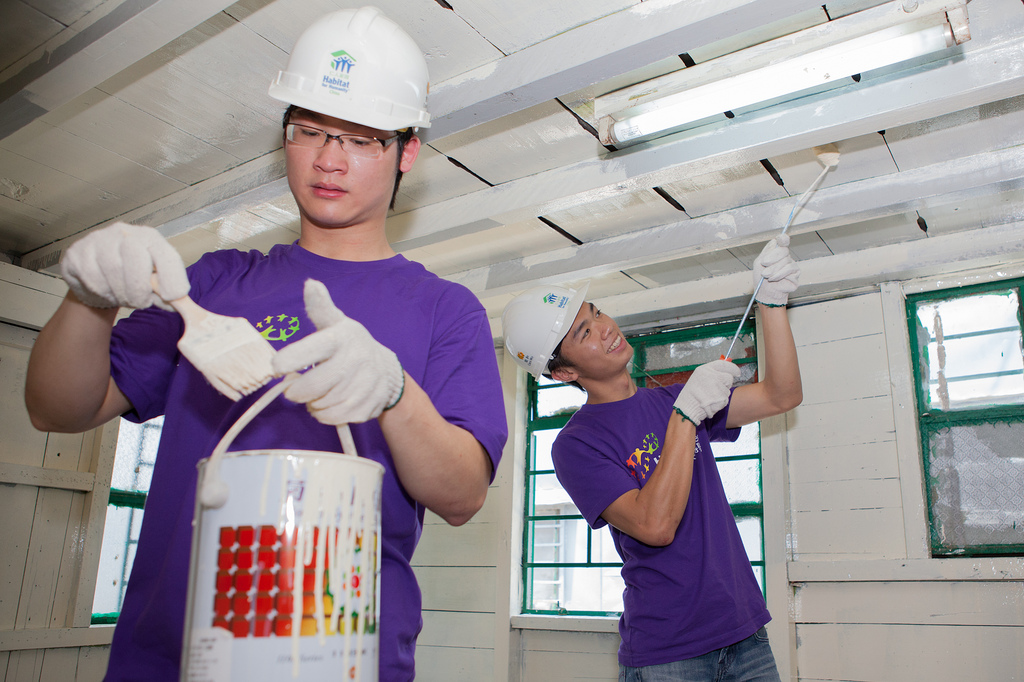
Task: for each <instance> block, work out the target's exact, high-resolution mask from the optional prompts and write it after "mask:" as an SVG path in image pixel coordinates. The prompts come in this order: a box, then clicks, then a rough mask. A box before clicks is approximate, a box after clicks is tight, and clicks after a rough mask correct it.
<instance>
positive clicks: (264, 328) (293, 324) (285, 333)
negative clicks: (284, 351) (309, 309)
mask: <svg viewBox="0 0 1024 682" xmlns="http://www.w3.org/2000/svg"><path fill="white" fill-rule="evenodd" d="M253 326H254V327H256V329H257V330H258V331H259V333H260V335H261V336H262V337H263V338H265V339H266V340H267V341H287V340H288V339H290V338H291V337H292V336H294V335H295V333H296V332H298V331H299V318H297V317H295V316H293V315H288V314H285V313H280V314H277V315H267V316H266V317H264V318H263V319H262V320H260V321H259V322H257V323H256V324H255V325H253Z"/></svg>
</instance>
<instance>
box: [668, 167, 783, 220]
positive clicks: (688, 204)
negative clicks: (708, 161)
mask: <svg viewBox="0 0 1024 682" xmlns="http://www.w3.org/2000/svg"><path fill="white" fill-rule="evenodd" d="M662 189H664V190H665V191H666V192H668V193H669V194H670V195H671V196H672V198H674V199H675V200H676V201H677V202H679V203H680V204H681V205H682V207H683V208H684V209H685V210H686V213H687V215H689V216H691V217H696V216H702V215H708V214H711V213H718V212H719V211H723V210H726V209H728V208H735V207H736V206H743V205H745V204H757V203H760V202H762V201H770V200H772V199H778V198H780V197H784V196H786V190H785V189H783V188H782V187H780V186H779V184H778V183H777V182H776V181H775V180H773V179H772V176H771V175H769V174H768V171H766V170H765V169H764V167H763V166H761V164H760V163H747V164H743V165H740V166H734V167H732V168H728V169H726V170H724V171H719V172H715V173H704V174H701V175H694V176H692V177H689V178H686V179H685V180H680V181H678V182H670V183H667V184H665V185H662Z"/></svg>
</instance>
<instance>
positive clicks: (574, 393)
mask: <svg viewBox="0 0 1024 682" xmlns="http://www.w3.org/2000/svg"><path fill="white" fill-rule="evenodd" d="M586 399H587V394H586V393H584V392H583V391H581V390H580V389H578V388H576V387H575V386H570V385H569V384H558V385H557V386H553V387H552V388H546V389H542V390H539V391H537V416H538V417H552V416H554V415H558V414H572V413H573V412H575V411H576V410H578V409H580V406H581V405H583V403H584V401H585V400H586Z"/></svg>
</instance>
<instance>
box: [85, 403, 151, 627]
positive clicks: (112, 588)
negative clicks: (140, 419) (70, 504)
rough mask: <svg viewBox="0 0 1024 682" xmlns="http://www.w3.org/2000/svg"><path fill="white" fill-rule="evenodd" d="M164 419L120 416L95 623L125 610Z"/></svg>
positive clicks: (94, 608) (110, 619)
mask: <svg viewBox="0 0 1024 682" xmlns="http://www.w3.org/2000/svg"><path fill="white" fill-rule="evenodd" d="M163 423H164V418H163V417H157V418H156V419H151V420H150V421H148V422H144V423H142V424H135V423H133V422H130V421H128V420H126V419H122V420H121V425H120V427H119V429H118V432H117V452H116V454H115V455H114V471H113V473H112V475H111V479H110V497H109V499H108V502H107V519H106V522H105V524H104V527H103V548H102V549H101V550H100V563H99V571H98V573H97V576H96V593H95V594H94V595H93V603H92V611H93V614H92V623H93V624H94V625H98V624H105V623H113V622H115V621H116V620H117V615H118V614H119V613H120V612H121V604H122V602H123V601H124V591H125V588H127V586H128V576H129V575H130V574H131V570H132V563H133V562H134V560H135V547H136V545H137V544H138V541H139V529H140V528H141V527H142V511H143V507H144V506H145V504H146V495H147V494H148V492H149V484H150V481H151V480H152V479H153V465H154V464H155V463H156V450H157V445H158V444H159V442H160V432H161V430H162V429H163Z"/></svg>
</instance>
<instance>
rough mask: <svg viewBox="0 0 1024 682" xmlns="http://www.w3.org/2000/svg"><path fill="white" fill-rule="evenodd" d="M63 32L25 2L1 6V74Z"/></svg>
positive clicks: (9, 1)
mask: <svg viewBox="0 0 1024 682" xmlns="http://www.w3.org/2000/svg"><path fill="white" fill-rule="evenodd" d="M63 29H64V26H63V24H61V23H60V22H59V21H57V20H55V19H53V18H51V17H50V16H48V15H47V14H46V13H44V12H41V11H39V10H38V9H36V8H34V7H32V6H30V5H29V4H28V3H25V2H23V1H22V0H5V2H3V3H0V71H3V70H4V69H6V68H7V67H8V66H10V65H11V64H14V63H15V62H16V61H18V60H19V59H21V58H22V57H24V56H25V55H26V54H28V53H29V52H31V51H32V50H34V49H35V48H37V47H38V46H40V45H42V44H43V43H45V42H46V41H47V40H49V39H50V38H53V37H54V36H55V35H57V34H58V33H60V32H61V31H62V30H63Z"/></svg>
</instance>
